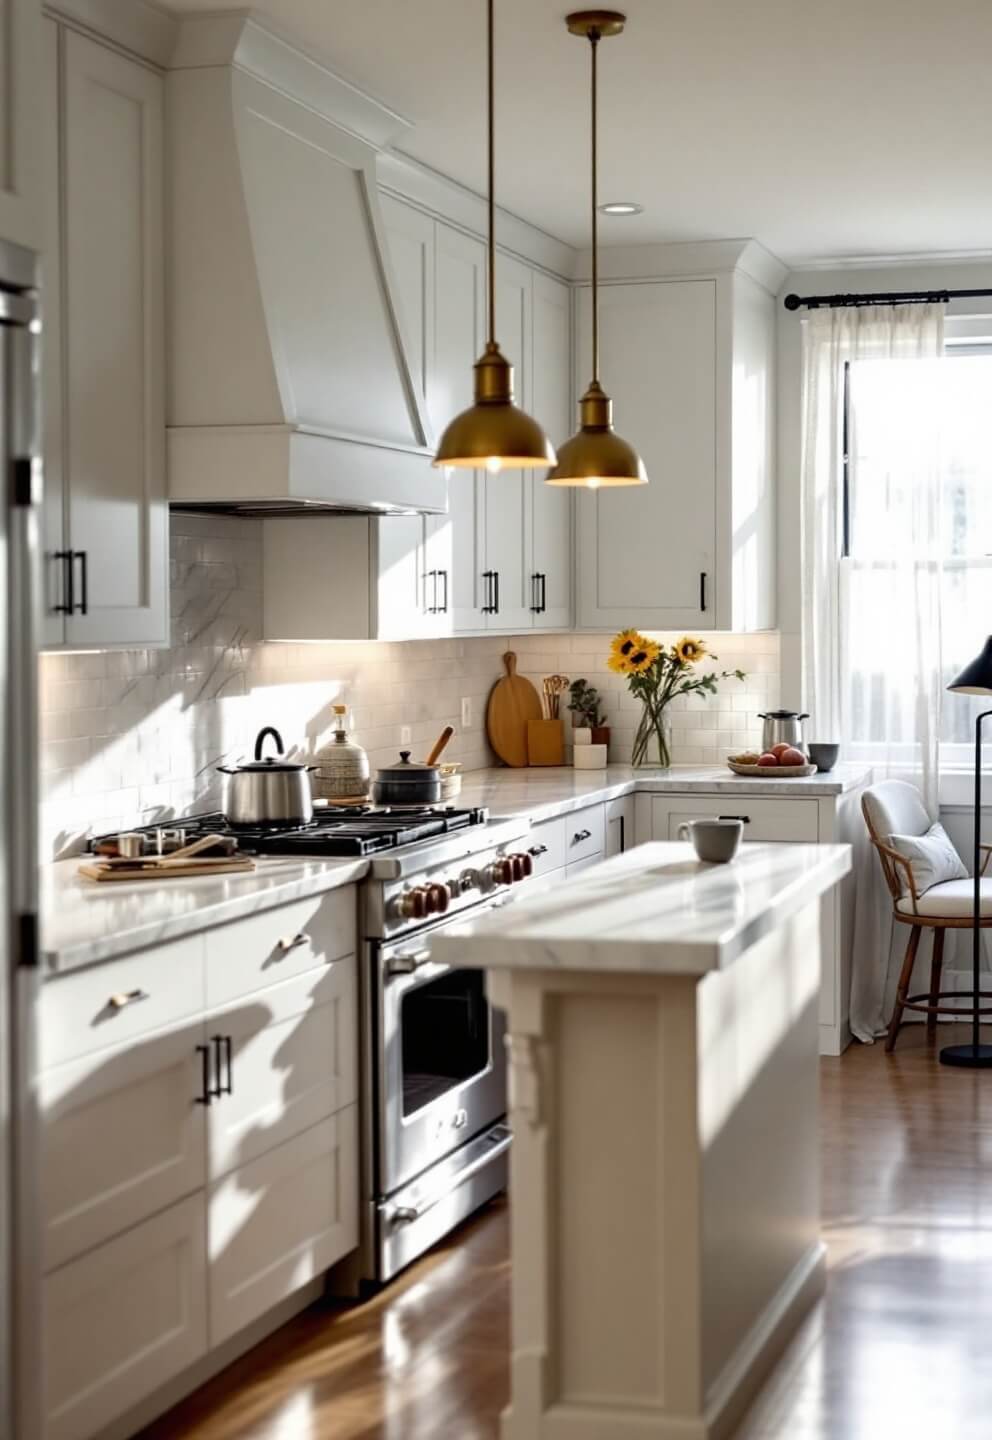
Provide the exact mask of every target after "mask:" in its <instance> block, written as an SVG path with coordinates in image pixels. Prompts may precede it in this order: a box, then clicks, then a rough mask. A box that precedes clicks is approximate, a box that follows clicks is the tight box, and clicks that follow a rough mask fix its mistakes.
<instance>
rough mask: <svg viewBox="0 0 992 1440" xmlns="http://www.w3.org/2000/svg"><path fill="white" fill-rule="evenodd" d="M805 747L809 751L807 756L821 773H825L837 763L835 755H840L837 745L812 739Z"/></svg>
mask: <svg viewBox="0 0 992 1440" xmlns="http://www.w3.org/2000/svg"><path fill="white" fill-rule="evenodd" d="M806 748H807V750H808V751H809V758H810V759H811V760H812V762H813V764H814V765H815V766H816V768H817V770H819V771H820V772H821V774H826V772H827V771H828V770H832V769H833V768H834V766H835V765H836V764H837V757H838V756H839V755H840V746H839V745H825V744H821V743H819V742H817V741H813V742H811V743H810V744H809V745H807V747H806Z"/></svg>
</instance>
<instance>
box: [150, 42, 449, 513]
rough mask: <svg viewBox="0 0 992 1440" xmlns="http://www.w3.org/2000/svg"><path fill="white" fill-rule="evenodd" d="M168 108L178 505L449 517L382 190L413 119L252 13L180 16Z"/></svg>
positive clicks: (172, 440)
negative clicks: (395, 147) (394, 145)
mask: <svg viewBox="0 0 992 1440" xmlns="http://www.w3.org/2000/svg"><path fill="white" fill-rule="evenodd" d="M168 115H169V186H170V195H169V213H170V228H171V234H170V301H169V305H170V321H171V325H170V376H169V382H170V383H169V406H168V427H169V428H168V454H169V491H170V503H171V504H173V505H174V506H177V507H180V508H184V509H188V508H192V507H197V508H199V507H203V508H207V507H209V508H213V509H218V508H221V509H229V510H237V511H239V512H241V513H256V514H259V513H260V514H273V513H285V512H286V511H294V510H300V509H303V508H305V507H316V508H319V509H334V510H347V511H356V510H357V511H370V512H372V511H378V512H390V511H416V510H423V511H434V512H443V511H444V509H445V481H444V477H443V475H442V474H441V472H439V471H437V470H433V469H432V468H431V464H430V456H431V444H432V439H433V437H432V435H431V433H430V428H429V422H428V420H427V418H426V413H425V407H424V403H423V397H422V396H421V395H418V393H417V390H416V387H415V385H414V383H413V381H412V378H411V373H412V372H411V368H410V365H409V363H408V360H407V357H406V354H405V352H404V348H403V341H402V339H401V330H400V325H399V324H398V317H397V313H396V310H395V308H394V304H393V301H392V298H391V286H390V278H389V277H390V269H389V260H388V255H387V253H386V249H385V235H384V231H383V227H382V222H381V219H380V215H379V205H378V199H377V193H376V177H375V165H376V155H377V152H378V151H379V150H381V149H382V148H383V147H384V146H386V145H387V144H389V143H391V142H392V141H393V140H394V139H395V138H396V136H397V135H398V134H401V133H402V132H403V130H404V129H405V128H406V122H405V121H404V120H402V119H401V118H400V117H399V116H397V115H395V114H393V113H392V112H391V111H389V110H387V109H386V108H385V107H384V106H382V105H380V104H379V103H378V102H377V101H375V100H372V99H370V98H369V97H368V96H367V95H364V94H362V93H361V92H360V91H358V90H356V89H355V88H354V87H353V86H350V85H348V84H347V83H346V82H344V81H342V80H341V79H339V78H338V77H337V76H335V75H333V74H332V73H331V72H330V71H328V70H327V69H325V68H324V67H323V66H321V65H319V64H316V63H315V62H314V61H313V60H311V59H310V58H309V57H307V56H305V55H303V54H301V53H300V52H299V51H298V50H295V49H294V48H293V47H292V46H290V45H288V44H287V43H286V42H285V41H283V40H281V39H279V38H278V37H277V36H275V35H273V34H272V33H271V32H270V31H268V30H266V29H265V28H263V27H262V26H260V25H259V24H258V23H257V22H256V21H254V20H253V19H251V18H250V17H246V16H244V15H234V16H230V15H228V16H206V17H202V18H193V19H190V20H188V21H186V22H184V24H183V26H182V29H181V31H180V36H179V41H178V45H177V50H176V53H175V56H174V60H173V68H172V69H171V70H170V72H169V76H168Z"/></svg>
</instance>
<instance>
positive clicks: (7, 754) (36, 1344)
mask: <svg viewBox="0 0 992 1440" xmlns="http://www.w3.org/2000/svg"><path fill="white" fill-rule="evenodd" d="M35 282H36V274H35V258H34V256H33V255H31V254H30V253H29V252H27V251H25V250H22V249H20V248H19V247H17V246H13V245H9V244H7V243H5V242H0V407H2V409H0V447H2V467H3V468H2V474H3V480H4V503H3V504H2V506H0V604H2V605H3V607H4V612H3V618H2V624H0V645H2V656H0V731H2V734H0V741H2V744H0V754H2V755H3V757H4V764H3V765H2V766H0V814H2V817H3V818H2V827H3V828H2V831H0V916H2V919H3V926H2V933H0V973H2V976H3V983H2V985H0V1342H2V1343H0V1435H2V1436H3V1437H4V1440H7V1437H8V1436H9V1437H11V1440H15V1437H16V1440H38V1437H40V1435H41V1408H42V1382H41V1354H40V1352H41V1323H40V1305H41V1265H40V1255H39V1227H38V1223H37V1218H36V1216H37V1210H38V1203H39V1195H38V1165H37V1135H38V1127H37V1100H36V1093H35V1076H36V1073H37V1067H36V1064H35V1057H36V1053H37V1047H36V1043H35V1041H36V1037H35V1024H36V1011H37V1005H36V1001H37V992H38V978H39V977H38V949H39V947H38V825H37V815H38V793H37V748H38V746H37V711H38V706H37V616H38V589H39V573H40V563H39V536H38V509H39V500H40V488H41V474H40V462H39V458H38V443H37V434H38V403H37V397H38V393H39V344H38V335H39V320H38V308H37V297H36V294H35V291H34V286H35Z"/></svg>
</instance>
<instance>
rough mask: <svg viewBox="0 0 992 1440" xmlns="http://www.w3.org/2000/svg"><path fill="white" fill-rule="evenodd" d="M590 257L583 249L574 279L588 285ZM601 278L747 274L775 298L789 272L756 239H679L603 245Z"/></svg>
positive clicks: (669, 278)
mask: <svg viewBox="0 0 992 1440" xmlns="http://www.w3.org/2000/svg"><path fill="white" fill-rule="evenodd" d="M590 271H591V255H590V252H589V251H588V250H583V251H582V252H581V253H580V254H579V257H578V263H577V265H576V269H575V278H576V280H577V281H578V282H579V283H580V284H582V283H588V282H589V280H590V278H591V275H590ZM599 273H600V277H601V278H602V279H603V280H606V281H611V280H613V281H616V280H673V279H680V278H684V279H690V278H692V277H694V276H700V277H702V276H708V275H721V274H732V273H739V274H744V275H747V276H748V278H749V279H751V280H753V281H754V282H755V283H756V284H757V285H760V286H761V288H762V289H763V290H767V292H768V293H769V295H777V294H778V292H779V290H780V289H781V286H782V284H783V282H784V280H785V278H786V276H787V275H788V273H789V271H788V267H787V266H786V265H785V264H784V263H783V262H782V261H781V260H779V259H778V257H777V256H775V255H773V254H772V253H771V251H770V250H767V249H766V248H765V246H764V245H762V244H761V242H760V241H758V240H752V239H735V240H679V241H672V242H668V243H662V244H646V245H601V246H600V250H599Z"/></svg>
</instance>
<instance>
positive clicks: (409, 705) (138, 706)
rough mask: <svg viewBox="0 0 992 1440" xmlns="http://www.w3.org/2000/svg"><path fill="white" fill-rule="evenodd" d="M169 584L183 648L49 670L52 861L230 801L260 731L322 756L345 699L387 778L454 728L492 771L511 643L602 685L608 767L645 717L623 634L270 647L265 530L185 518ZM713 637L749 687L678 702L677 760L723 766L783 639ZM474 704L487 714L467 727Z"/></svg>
mask: <svg viewBox="0 0 992 1440" xmlns="http://www.w3.org/2000/svg"><path fill="white" fill-rule="evenodd" d="M171 573H172V644H171V646H170V647H169V648H166V649H147V650H107V651H97V652H92V653H81V654H52V655H45V656H43V657H42V659H41V662H40V663H41V711H42V714H41V761H42V795H43V807H42V853H43V855H44V856H46V857H52V856H58V855H65V854H71V853H74V852H75V851H77V850H78V849H79V848H80V846H81V843H82V840H83V838H84V837H85V835H86V834H87V833H89V832H92V831H96V832H100V831H105V830H114V829H119V828H123V827H127V826H131V825H135V824H141V823H149V822H151V821H153V820H156V819H159V818H168V817H171V816H173V815H177V814H182V813H183V812H186V811H189V810H207V809H210V808H216V807H217V806H218V805H219V803H220V801H221V795H222V778H223V777H222V776H221V775H219V774H218V773H217V769H216V767H217V765H218V764H220V763H222V762H224V761H228V760H236V759H239V758H241V757H243V756H245V755H246V754H247V753H248V751H249V749H250V747H251V744H252V741H253V738H254V735H255V733H256V731H257V730H258V729H259V728H260V727H261V726H262V725H275V726H276V728H277V729H278V730H279V731H280V732H281V733H282V736H283V739H284V740H285V742H286V744H287V746H291V747H292V748H293V749H294V751H296V752H298V753H305V752H308V751H312V750H313V749H315V748H316V747H317V746H319V745H320V744H321V743H322V742H323V741H324V739H325V738H326V737H327V736H328V735H329V733H330V729H331V719H332V715H331V707H332V705H334V704H335V703H345V704H347V705H348V707H349V710H350V712H351V718H352V722H353V726H354V729H355V732H356V738H357V739H358V740H359V741H360V742H361V743H362V744H363V745H364V746H365V748H366V749H367V750H368V752H369V759H370V761H371V763H372V766H373V768H374V767H375V766H377V765H380V764H384V763H386V762H388V761H389V760H391V759H393V758H395V755H396V753H397V751H398V749H399V744H400V727H401V726H402V725H409V726H410V729H411V732H412V736H413V741H412V744H413V749H414V751H415V753H416V754H418V755H423V754H425V753H426V751H427V750H428V748H429V747H430V744H431V742H432V741H433V740H434V739H435V738H436V736H437V734H438V732H439V731H440V730H441V729H442V727H443V726H444V725H447V724H451V725H454V726H455V730H456V735H455V738H454V740H453V741H452V742H451V745H450V746H449V749H448V752H447V755H446V758H447V759H451V760H460V761H461V762H462V764H463V765H464V766H465V768H466V769H467V770H474V769H480V768H482V767H483V766H486V765H491V764H492V763H493V756H492V754H491V752H490V750H489V747H488V745H487V744H486V739H485V706H486V698H487V696H488V694H489V691H490V689H491V688H492V685H493V683H494V682H495V680H496V679H497V678H498V677H499V675H500V674H501V673H502V665H501V661H500V656H501V655H502V654H503V652H504V651H505V650H507V649H513V650H515V651H516V652H517V654H518V656H519V665H518V668H519V670H520V672H521V673H522V674H525V675H527V676H528V677H529V678H531V679H532V680H534V681H536V682H537V683H538V685H539V684H540V677H541V676H542V675H545V674H549V673H552V672H554V671H560V672H561V673H563V674H565V675H568V676H569V677H570V678H572V679H574V678H575V677H576V676H579V675H581V676H584V677H585V678H586V679H587V680H589V681H590V683H592V684H595V685H596V686H597V687H598V688H599V689H600V691H601V693H602V695H603V701H604V707H605V709H606V712H607V718H608V721H609V723H610V725H611V728H612V737H611V747H610V758H611V759H612V760H619V761H623V760H627V759H629V756H630V749H631V744H632V741H633V736H634V729H635V726H636V723H637V714H638V707H637V703H636V701H634V700H633V699H632V697H631V696H630V694H629V693H628V692H627V690H626V688H625V686H624V682H623V680H622V678H621V677H619V676H616V675H613V674H611V673H610V672H609V671H608V670H607V669H606V652H607V650H608V647H609V636H606V635H522V636H512V637H511V636H507V635H498V636H497V635H494V636H486V637H483V638H481V639H471V640H464V639H449V640H433V641H408V642H405V643H401V644H400V643H388V644H387V643H367V644H360V643H356V642H340V643H336V644H329V645H283V644H263V643H262V641H261V639H260V638H259V637H260V634H261V605H262V589H261V587H262V560H261V522H260V521H258V520H241V519H233V518H230V517H226V516H217V517H214V516H193V515H176V516H174V517H173V519H172V537H171ZM669 638H671V637H669ZM712 642H713V647H714V649H715V650H716V651H717V653H718V655H719V657H720V660H719V664H720V668H721V669H727V670H733V669H736V668H740V669H742V670H745V671H747V675H748V678H747V680H746V681H745V682H744V683H740V682H738V681H736V680H728V681H725V682H724V683H723V685H722V686H721V688H720V693H719V694H718V695H717V696H716V697H714V698H712V699H709V700H697V699H690V700H689V701H681V702H676V705H677V708H676V709H675V710H674V711H673V741H674V745H673V750H674V759H675V762H676V763H717V762H719V761H720V760H721V759H722V758H723V756H724V755H725V754H726V752H727V751H728V750H732V749H735V748H738V747H740V748H743V747H744V746H745V745H753V744H756V743H757V741H758V740H759V738H760V721H758V720H757V718H756V717H757V712H758V711H759V710H765V709H767V708H769V707H774V706H776V705H778V704H779V701H780V696H779V639H778V635H777V634H771V633H769V634H761V635H720V636H713V637H712ZM463 697H467V698H468V699H469V701H470V703H471V707H472V720H473V723H472V726H471V727H470V728H468V729H462V725H461V701H462V698H463ZM786 699H787V700H788V699H789V697H786Z"/></svg>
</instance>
